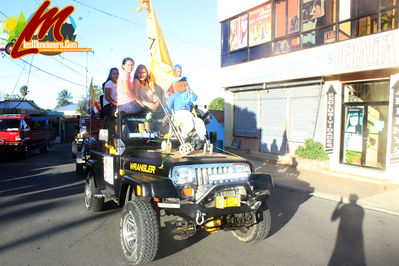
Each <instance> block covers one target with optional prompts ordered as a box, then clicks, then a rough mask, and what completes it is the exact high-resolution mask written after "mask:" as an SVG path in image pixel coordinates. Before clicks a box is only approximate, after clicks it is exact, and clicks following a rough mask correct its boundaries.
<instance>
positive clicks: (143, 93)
mask: <svg viewBox="0 0 399 266" xmlns="http://www.w3.org/2000/svg"><path fill="white" fill-rule="evenodd" d="M133 88H134V89H135V90H137V91H138V97H139V99H140V100H141V103H142V104H143V105H144V106H145V107H147V108H148V109H150V110H151V111H155V110H157V108H158V106H159V101H158V98H157V97H156V95H155V92H154V83H153V82H152V81H151V79H150V76H149V75H148V69H147V67H146V66H145V65H139V66H138V67H137V69H136V72H135V73H134V78H133Z"/></svg>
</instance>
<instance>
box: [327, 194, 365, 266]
mask: <svg viewBox="0 0 399 266" xmlns="http://www.w3.org/2000/svg"><path fill="white" fill-rule="evenodd" d="M357 200H358V196H357V195H356V194H351V195H349V203H348V204H343V203H342V198H341V201H340V202H338V204H337V206H336V207H335V210H334V212H333V213H332V215H331V221H335V220H337V219H340V221H339V227H338V232H337V239H336V241H335V248H334V251H333V254H332V255H331V259H330V262H329V263H328V265H329V266H333V265H366V259H365V255H364V241H363V218H364V210H363V208H362V207H361V206H359V205H357V204H356V202H357Z"/></svg>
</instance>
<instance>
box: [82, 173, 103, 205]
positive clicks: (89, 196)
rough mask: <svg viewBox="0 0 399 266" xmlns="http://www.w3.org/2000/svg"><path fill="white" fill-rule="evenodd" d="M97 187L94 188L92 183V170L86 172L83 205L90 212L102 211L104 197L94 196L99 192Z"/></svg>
mask: <svg viewBox="0 0 399 266" xmlns="http://www.w3.org/2000/svg"><path fill="white" fill-rule="evenodd" d="M100 193H101V191H100V189H99V188H96V186H95V183H94V176H93V173H92V172H89V173H88V174H87V179H86V184H85V206H86V209H88V210H89V211H92V212H99V211H102V210H103V208H104V198H103V197H101V198H96V197H95V195H96V194H100Z"/></svg>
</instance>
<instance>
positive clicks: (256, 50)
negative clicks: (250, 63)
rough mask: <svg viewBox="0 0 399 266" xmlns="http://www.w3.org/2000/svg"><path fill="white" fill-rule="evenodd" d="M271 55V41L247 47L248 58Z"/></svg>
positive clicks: (254, 58) (253, 58)
mask: <svg viewBox="0 0 399 266" xmlns="http://www.w3.org/2000/svg"><path fill="white" fill-rule="evenodd" d="M271 55H272V43H270V42H269V43H265V44H262V45H258V46H255V47H251V48H250V49H249V60H256V59H259V58H262V57H267V56H271Z"/></svg>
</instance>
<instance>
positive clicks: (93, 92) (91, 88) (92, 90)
mask: <svg viewBox="0 0 399 266" xmlns="http://www.w3.org/2000/svg"><path fill="white" fill-rule="evenodd" d="M89 90H90V98H91V99H90V100H91V106H94V103H95V102H96V92H95V91H94V86H93V78H91V81H90V89H89Z"/></svg>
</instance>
